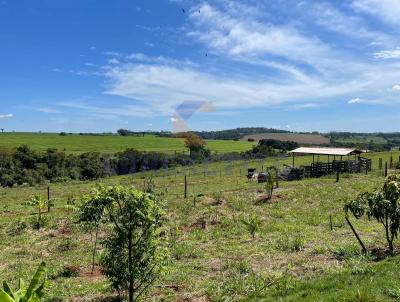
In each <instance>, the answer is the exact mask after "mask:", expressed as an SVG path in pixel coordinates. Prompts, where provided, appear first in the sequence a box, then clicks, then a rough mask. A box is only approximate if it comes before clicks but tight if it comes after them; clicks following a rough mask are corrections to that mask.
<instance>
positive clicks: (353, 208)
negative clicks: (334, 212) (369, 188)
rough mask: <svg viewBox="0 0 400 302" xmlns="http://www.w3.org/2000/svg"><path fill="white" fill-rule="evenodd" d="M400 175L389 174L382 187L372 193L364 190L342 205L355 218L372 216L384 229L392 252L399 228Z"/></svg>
mask: <svg viewBox="0 0 400 302" xmlns="http://www.w3.org/2000/svg"><path fill="white" fill-rule="evenodd" d="M399 199H400V175H390V176H388V177H387V178H386V180H385V182H384V184H383V186H382V188H380V189H378V190H377V191H375V192H373V193H369V192H364V193H362V194H360V195H358V196H357V198H356V199H355V200H353V201H350V202H349V203H347V204H346V205H345V206H344V211H345V213H346V215H348V213H351V214H353V216H354V217H355V218H356V219H359V218H361V217H362V216H364V215H365V214H366V215H367V216H368V218H370V219H371V218H374V219H375V220H376V221H378V222H379V223H381V224H382V225H383V227H384V229H385V237H386V241H387V243H388V247H389V251H390V252H393V250H394V247H393V241H394V239H395V238H397V235H398V233H399V230H400V204H399Z"/></svg>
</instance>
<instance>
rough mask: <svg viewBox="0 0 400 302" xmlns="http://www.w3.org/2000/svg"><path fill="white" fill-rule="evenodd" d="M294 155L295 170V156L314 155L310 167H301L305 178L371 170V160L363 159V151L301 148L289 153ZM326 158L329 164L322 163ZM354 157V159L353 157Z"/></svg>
mask: <svg viewBox="0 0 400 302" xmlns="http://www.w3.org/2000/svg"><path fill="white" fill-rule="evenodd" d="M289 153H290V154H291V155H292V161H293V168H294V167H295V155H312V157H313V161H312V164H311V165H310V166H300V170H301V171H304V177H312V176H322V175H326V174H329V173H333V172H342V173H343V172H347V173H357V172H358V173H359V172H362V171H370V170H371V160H370V159H367V158H364V157H361V154H362V153H363V151H361V150H358V149H349V148H322V147H300V148H297V149H294V150H292V151H290V152H289ZM320 156H324V158H326V159H327V162H322V161H320ZM353 156H354V157H353Z"/></svg>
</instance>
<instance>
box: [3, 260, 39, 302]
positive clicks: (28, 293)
mask: <svg viewBox="0 0 400 302" xmlns="http://www.w3.org/2000/svg"><path fill="white" fill-rule="evenodd" d="M45 275H46V264H45V263H44V262H42V263H41V264H40V265H39V267H38V269H37V271H36V273H35V274H34V275H33V277H32V280H31V282H30V284H29V286H28V288H26V287H25V283H24V281H23V280H22V279H19V282H18V290H17V291H15V292H13V291H12V289H11V288H10V286H9V285H8V283H7V282H5V281H4V282H3V289H0V301H1V302H40V301H41V300H42V298H43V295H44V290H45V287H46V284H47V280H46V276H45ZM41 279H43V282H42V283H40V280H41Z"/></svg>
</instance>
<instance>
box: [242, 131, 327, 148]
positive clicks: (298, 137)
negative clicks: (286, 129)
mask: <svg viewBox="0 0 400 302" xmlns="http://www.w3.org/2000/svg"><path fill="white" fill-rule="evenodd" d="M248 139H254V140H255V141H259V140H261V139H276V140H279V141H293V142H297V143H299V144H307V145H322V144H329V142H330V140H329V138H327V137H325V136H322V135H320V134H301V133H263V134H253V135H246V136H244V137H243V138H242V139H241V140H242V141H247V140H248Z"/></svg>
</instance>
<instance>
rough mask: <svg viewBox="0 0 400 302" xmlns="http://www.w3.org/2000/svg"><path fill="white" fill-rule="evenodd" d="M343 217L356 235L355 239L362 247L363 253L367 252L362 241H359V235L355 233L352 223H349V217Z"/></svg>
mask: <svg viewBox="0 0 400 302" xmlns="http://www.w3.org/2000/svg"><path fill="white" fill-rule="evenodd" d="M345 219H346V221H347V223H348V225H349V226H350V228H351V230H352V231H353V234H354V236H356V238H357V241H358V243H359V244H360V246H361V248H362V252H363V255H366V254H367V249H366V248H365V245H364V243H363V242H362V241H361V238H360V236H358V234H357V232H356V230H355V229H354V227H353V225H352V224H351V222H350V220H349V218H348V217H347V216H345Z"/></svg>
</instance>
